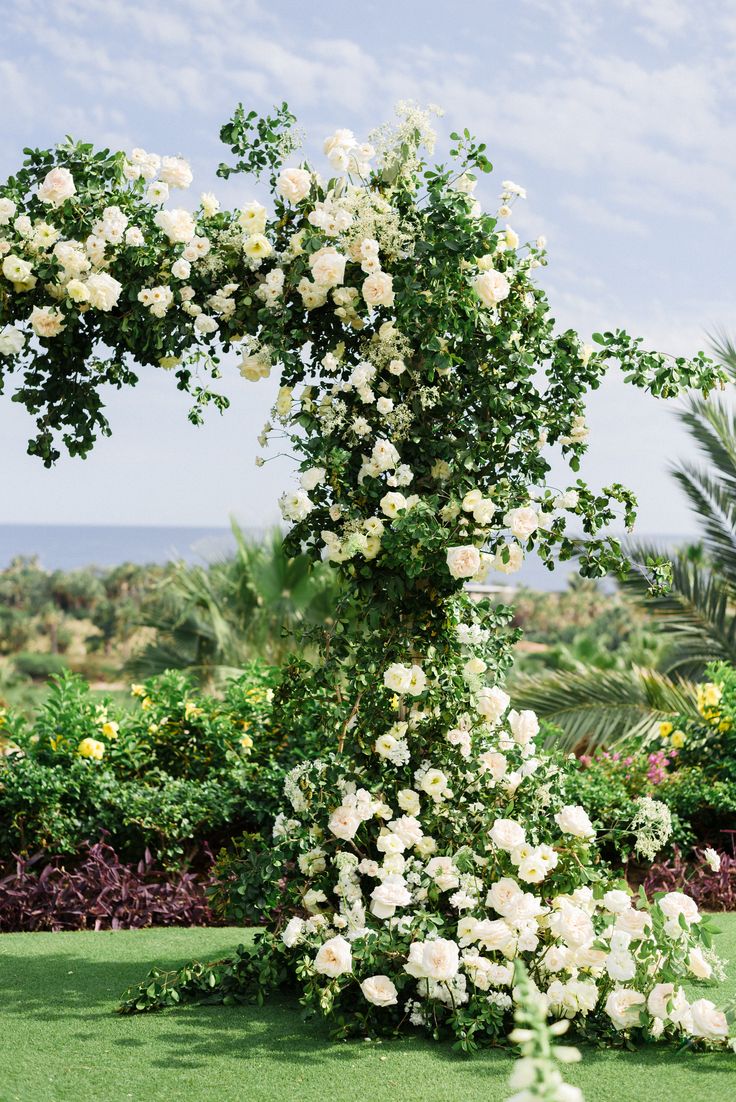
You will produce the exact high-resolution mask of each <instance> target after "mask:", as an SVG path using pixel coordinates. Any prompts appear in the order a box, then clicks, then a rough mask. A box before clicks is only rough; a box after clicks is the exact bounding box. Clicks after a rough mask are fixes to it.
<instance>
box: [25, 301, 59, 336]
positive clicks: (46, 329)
mask: <svg viewBox="0 0 736 1102" xmlns="http://www.w3.org/2000/svg"><path fill="white" fill-rule="evenodd" d="M63 318H64V315H63V314H62V313H61V312H60V311H59V310H57V309H56V307H55V306H51V307H49V308H46V307H43V308H42V307H40V306H34V307H33V310H32V311H31V317H30V322H31V328H32V329H33V332H34V333H35V334H36V336H37V337H56V336H58V335H59V333H61V331H62V329H64V328H65V326H64V324H63Z"/></svg>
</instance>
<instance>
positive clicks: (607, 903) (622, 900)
mask: <svg viewBox="0 0 736 1102" xmlns="http://www.w3.org/2000/svg"><path fill="white" fill-rule="evenodd" d="M603 906H604V907H605V908H606V910H607V911H610V912H611V914H614V915H620V914H623V913H624V912H625V911H628V910H629V909H630V907H631V896H630V895H629V893H628V892H625V891H622V890H621V889H620V888H612V889H611V890H610V891H607V892H605V893H604V896H603ZM661 1016H662V1015H661V1014H660V1015H659V1017H661Z"/></svg>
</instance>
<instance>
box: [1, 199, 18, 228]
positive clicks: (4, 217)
mask: <svg viewBox="0 0 736 1102" xmlns="http://www.w3.org/2000/svg"><path fill="white" fill-rule="evenodd" d="M17 209H18V208H17V207H16V205H15V203H14V202H13V200H12V199H5V198H3V199H0V226H7V225H8V223H9V222H10V221H11V219H12V218H13V217H14V216H15V212H16V210H17Z"/></svg>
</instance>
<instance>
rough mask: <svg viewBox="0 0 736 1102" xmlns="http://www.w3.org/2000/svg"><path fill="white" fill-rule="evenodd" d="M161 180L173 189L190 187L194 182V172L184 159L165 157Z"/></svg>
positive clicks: (162, 161)
mask: <svg viewBox="0 0 736 1102" xmlns="http://www.w3.org/2000/svg"><path fill="white" fill-rule="evenodd" d="M159 178H160V179H161V180H163V182H164V183H165V184H170V185H171V187H179V188H185V187H189V185H190V184H191V182H192V180H193V178H194V177H193V176H192V170H191V168H190V167H189V165H188V163H187V162H186V161H185V160H184V159H183V158H182V157H163V158H162V159H161V171H160V173H159Z"/></svg>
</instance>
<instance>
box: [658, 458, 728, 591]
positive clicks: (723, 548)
mask: <svg viewBox="0 0 736 1102" xmlns="http://www.w3.org/2000/svg"><path fill="white" fill-rule="evenodd" d="M672 473H673V475H674V477H675V479H676V480H677V481H678V482H679V484H680V486H681V487H682V489H683V490H684V491H685V493H686V494H687V497H688V499H689V500H690V503H691V505H692V506H693V508H694V509H696V510H697V512H698V517H699V523H700V525H701V527H702V529H703V541H704V543H705V546H706V548H707V550H708V553H709V556H710V559H711V560H712V565H713V566H714V567H715V568H716V569H717V570H718V573H719V574H720V575H721V576H722V577H723V578H724V579H726V580H727V581H728V582H729V583H730V585H732V586H733V587H734V591H735V592H736V493H735V492H734V490H733V489H732V488H730V487H728V486H727V485H725V483H724V482H723V481H722V480H721V479H720V478H718V477H716V478H713V477H711V476H710V475H709V474H708V472H707V471H705V470H703V469H702V468H700V467H696V466H694V465H693V464H691V463H684V462H683V463H680V464H679V465H678V466H677V467H674V468H673V469H672Z"/></svg>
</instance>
